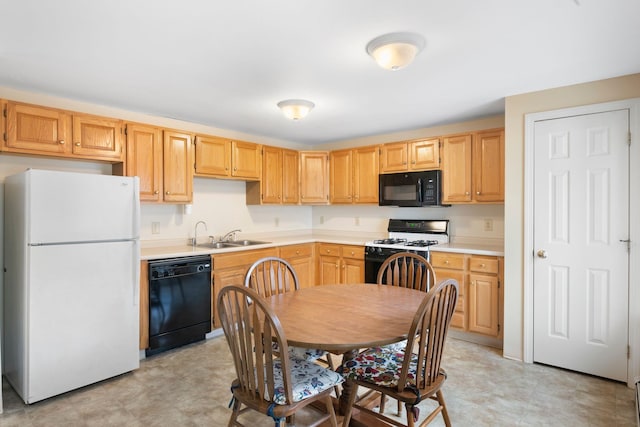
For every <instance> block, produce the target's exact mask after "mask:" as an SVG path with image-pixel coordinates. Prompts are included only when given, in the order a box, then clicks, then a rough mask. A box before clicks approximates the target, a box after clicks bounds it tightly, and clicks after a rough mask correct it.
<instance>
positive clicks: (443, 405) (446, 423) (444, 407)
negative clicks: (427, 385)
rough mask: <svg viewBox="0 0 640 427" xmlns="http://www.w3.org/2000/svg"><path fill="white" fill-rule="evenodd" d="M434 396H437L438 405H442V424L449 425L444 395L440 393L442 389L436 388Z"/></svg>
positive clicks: (449, 426)
mask: <svg viewBox="0 0 640 427" xmlns="http://www.w3.org/2000/svg"><path fill="white" fill-rule="evenodd" d="M436 397H437V398H438V403H439V404H440V406H442V418H444V425H445V426H447V427H451V420H450V419H449V412H448V411H447V405H446V404H445V403H444V395H443V394H442V390H438V391H437V392H436Z"/></svg>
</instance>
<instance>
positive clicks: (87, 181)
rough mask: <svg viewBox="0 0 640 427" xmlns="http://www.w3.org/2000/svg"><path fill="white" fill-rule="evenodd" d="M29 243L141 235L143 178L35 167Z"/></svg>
mask: <svg viewBox="0 0 640 427" xmlns="http://www.w3.org/2000/svg"><path fill="white" fill-rule="evenodd" d="M25 174H26V191H27V193H28V197H27V204H28V206H27V207H26V209H25V211H26V212H27V215H29V223H28V225H27V227H28V235H29V237H28V239H29V243H32V244H34V243H56V242H79V241H95V240H119V239H132V238H137V237H138V235H139V213H140V202H139V199H138V191H139V190H138V178H137V177H120V176H110V175H97V174H84V173H75V172H57V171H43V170H29V171H27V172H25Z"/></svg>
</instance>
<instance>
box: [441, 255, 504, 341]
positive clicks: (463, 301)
mask: <svg viewBox="0 0 640 427" xmlns="http://www.w3.org/2000/svg"><path fill="white" fill-rule="evenodd" d="M502 263H503V258H502V257H496V256H484V255H470V254H458V253H449V252H436V251H432V252H431V264H432V265H433V267H434V269H435V272H436V280H437V281H438V282H440V281H442V280H444V279H449V278H451V279H455V280H457V281H458V284H459V290H460V294H459V298H458V304H457V306H456V311H455V313H454V315H453V319H452V320H451V326H452V327H453V328H456V329H459V330H463V331H466V332H473V333H477V334H482V335H487V336H490V337H493V338H500V337H501V336H502V326H501V325H502V313H503V307H502V305H503V302H502V301H503V297H502V286H501V283H502V274H503V273H502Z"/></svg>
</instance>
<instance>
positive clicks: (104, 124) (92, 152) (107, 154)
mask: <svg viewBox="0 0 640 427" xmlns="http://www.w3.org/2000/svg"><path fill="white" fill-rule="evenodd" d="M122 133H123V132H122V121H120V120H115V119H108V118H104V117H97V116H89V115H85V114H74V115H73V147H72V152H73V154H75V155H78V156H83V157H88V158H92V159H97V160H109V161H124V150H123V149H122Z"/></svg>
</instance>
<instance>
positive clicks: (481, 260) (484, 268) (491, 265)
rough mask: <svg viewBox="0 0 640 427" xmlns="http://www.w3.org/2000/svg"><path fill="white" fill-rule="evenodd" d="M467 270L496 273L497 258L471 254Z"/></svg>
mask: <svg viewBox="0 0 640 427" xmlns="http://www.w3.org/2000/svg"><path fill="white" fill-rule="evenodd" d="M469 271H473V272H477V273H489V274H498V258H495V257H479V256H472V257H471V259H470V260H469Z"/></svg>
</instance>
